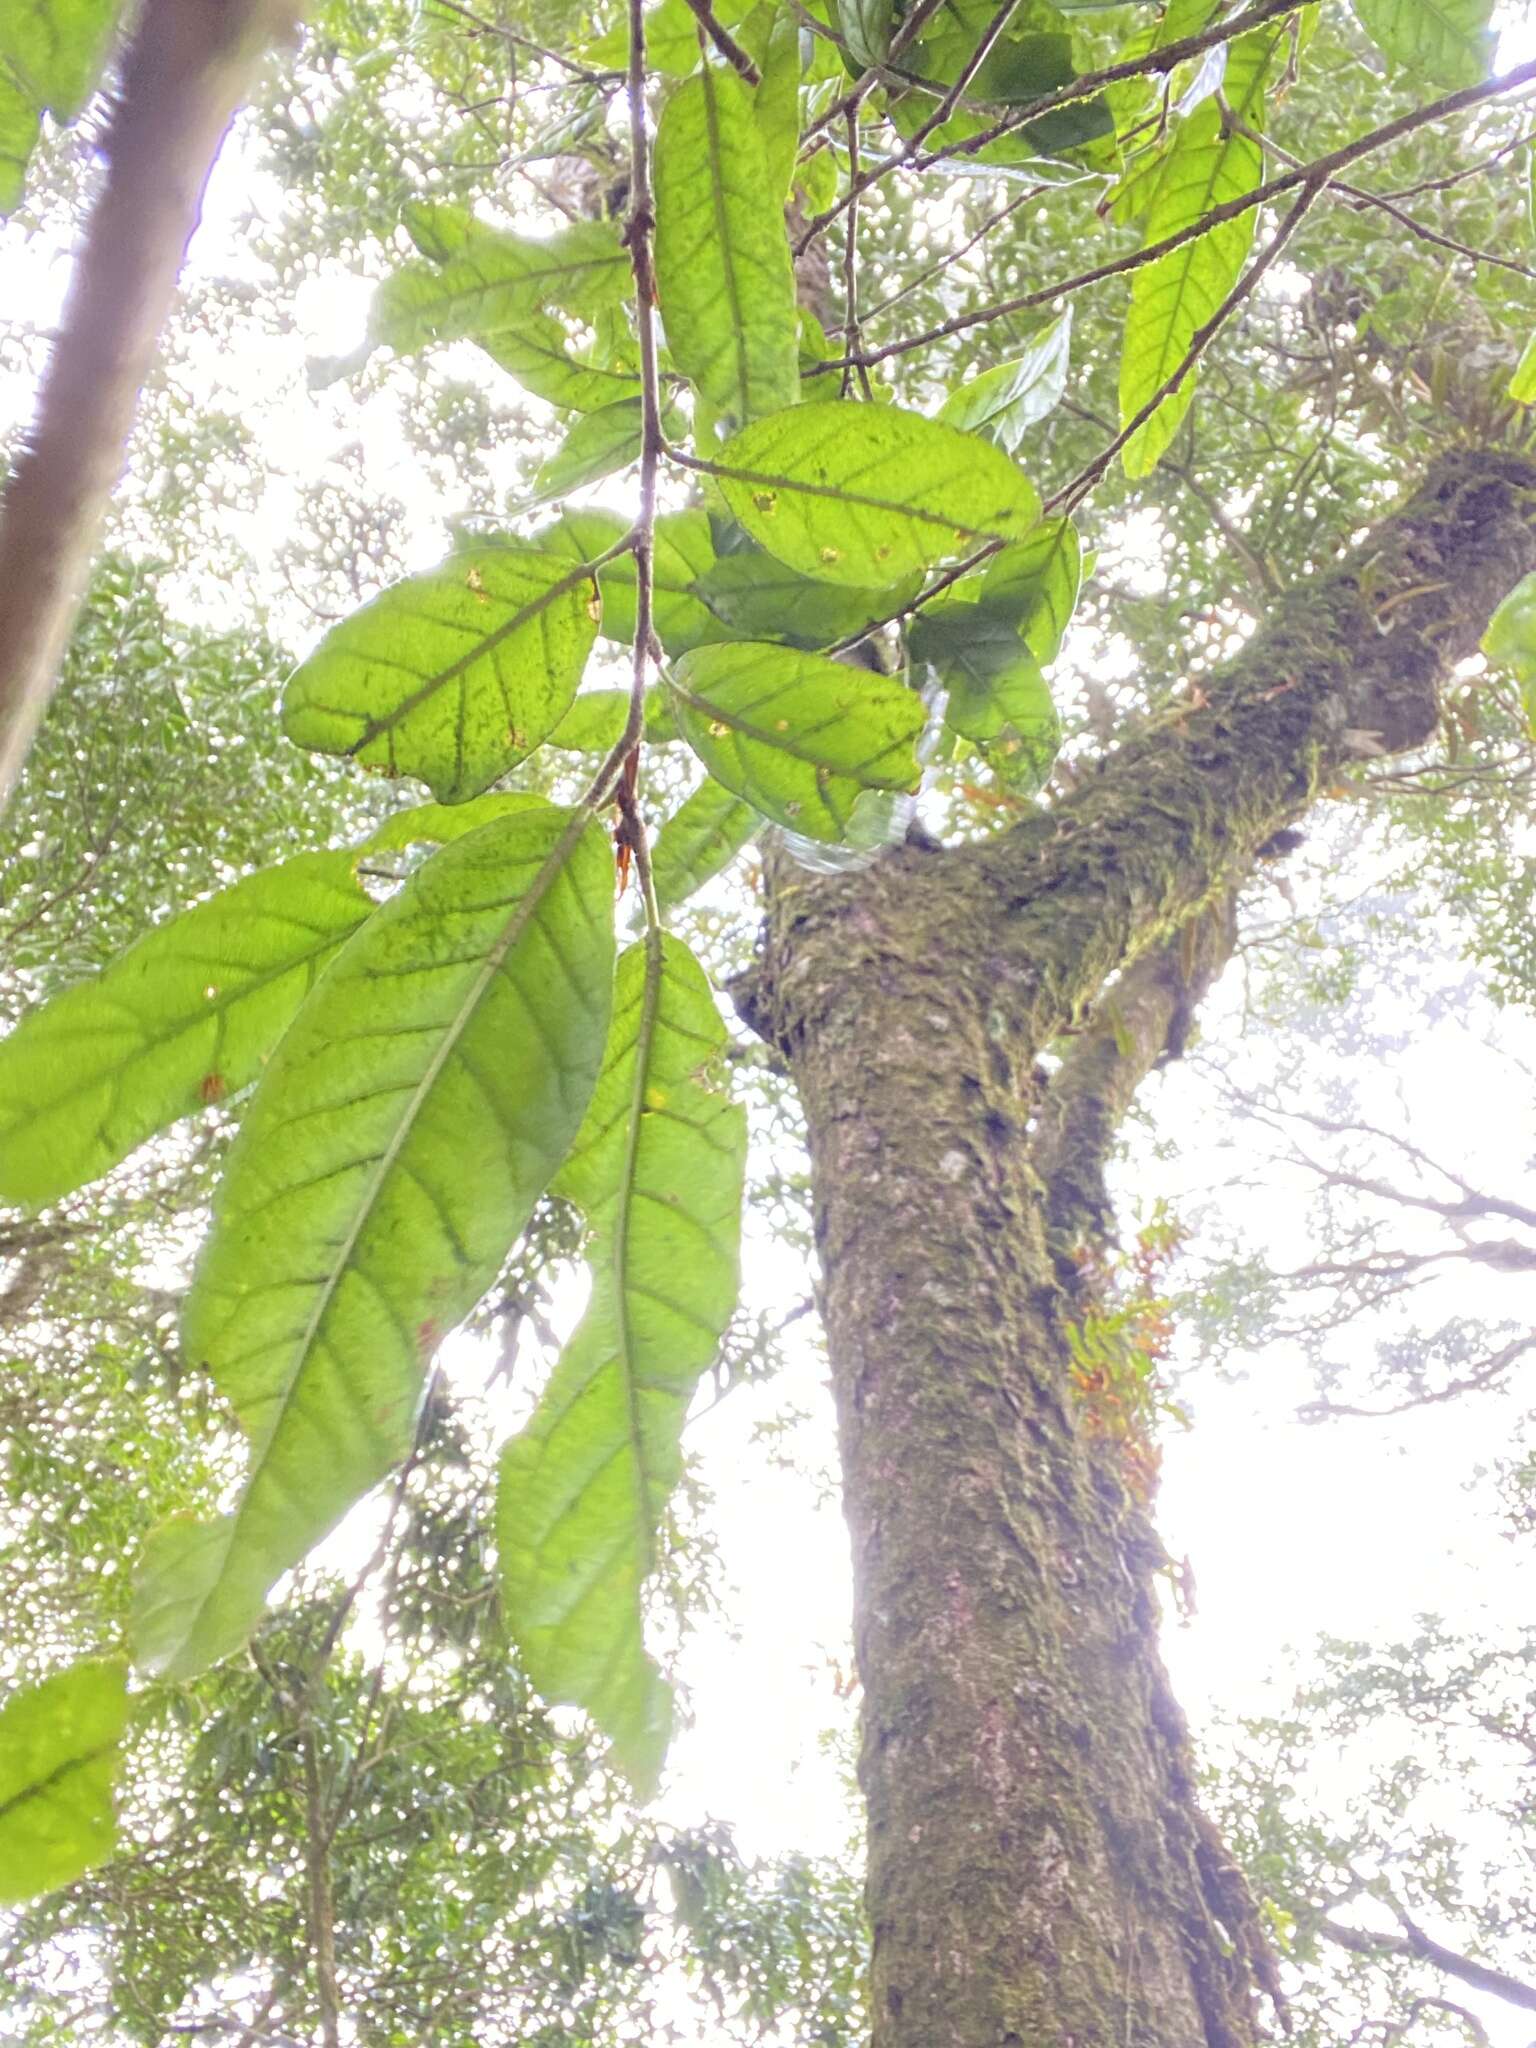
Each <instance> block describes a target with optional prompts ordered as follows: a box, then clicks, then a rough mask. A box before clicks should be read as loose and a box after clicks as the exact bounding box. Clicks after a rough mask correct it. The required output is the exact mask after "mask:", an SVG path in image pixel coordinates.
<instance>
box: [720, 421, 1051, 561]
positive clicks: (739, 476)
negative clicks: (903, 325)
mask: <svg viewBox="0 0 1536 2048" xmlns="http://www.w3.org/2000/svg"><path fill="white" fill-rule="evenodd" d="M719 468H720V475H719V483H720V489H721V492H722V494H723V496H724V498H725V500H726V503H727V504H728V505H729V506H730V509H731V511H732V512H733V514H734V515H735V517H736V518H737V519H738V520H740V522H741V524H742V525H743V526H744V527H745V528H746V529H747V531H748V533H750V534H751V536H752V538H753V539H754V540H755V541H757V542H758V543H759V544H760V545H761V546H763V547H765V548H766V549H767V550H768V552H769V553H770V554H771V555H776V556H777V557H778V558H779V560H780V561H781V562H787V563H788V565H789V566H790V568H792V569H799V570H800V571H802V572H803V573H804V574H805V575H807V576H817V577H821V578H824V579H825V580H826V581H827V582H829V583H852V584H859V585H863V586H864V587H866V588H869V589H877V590H878V589H882V588H884V587H886V586H888V585H890V584H893V583H897V582H900V581H901V580H902V578H904V577H906V576H911V575H914V574H917V573H918V572H920V571H922V570H924V569H928V568H931V567H932V566H933V565H934V564H935V563H936V562H941V561H944V560H946V559H947V558H948V557H950V556H951V555H955V554H962V553H966V552H968V551H970V550H971V549H974V548H979V547H982V546H984V545H985V544H986V543H987V542H989V541H995V540H1004V541H1006V540H1019V539H1021V538H1022V537H1023V535H1024V534H1025V533H1026V532H1028V530H1029V528H1030V527H1031V526H1032V525H1033V524H1034V522H1035V520H1036V519H1037V518H1038V517H1039V513H1040V499H1039V495H1038V493H1037V492H1036V490H1035V488H1034V486H1033V485H1032V484H1031V483H1030V482H1029V480H1028V479H1027V478H1026V477H1025V475H1024V473H1023V471H1022V470H1020V469H1018V468H1017V467H1016V466H1015V465H1014V463H1012V462H1011V461H1010V460H1009V458H1008V457H1007V456H1006V455H1004V454H1003V452H1002V451H1001V449H998V448H994V447H992V446H991V445H990V443H988V442H986V441H980V440H977V439H976V437H975V436H974V435H970V434H962V433H960V432H959V431H958V430H957V429H956V428H954V427H947V426H943V425H941V424H940V423H939V422H938V421H937V420H929V419H923V418H921V417H920V416H919V415H918V414H916V413H910V412H901V411H898V410H897V409H896V407H894V406H888V405H864V404H858V403H855V402H853V401H849V402H847V403H842V404H834V405H798V406H793V407H791V408H790V410H789V411H788V412H780V413H774V414H772V415H771V416H770V417H769V418H768V419H763V420H757V421H754V423H753V424H752V425H751V426H749V427H744V428H743V429H742V430H741V432H740V433H739V434H735V435H733V436H732V438H731V439H730V440H729V441H727V443H726V444H725V446H724V448H722V449H721V451H720V456H719Z"/></svg>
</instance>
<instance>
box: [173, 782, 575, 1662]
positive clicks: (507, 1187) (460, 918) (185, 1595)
mask: <svg viewBox="0 0 1536 2048" xmlns="http://www.w3.org/2000/svg"><path fill="white" fill-rule="evenodd" d="M612 969H613V862H612V857H611V853H610V850H609V847H608V843H607V840H606V837H605V835H604V833H603V831H602V829H601V828H600V827H599V826H598V825H597V824H595V823H593V822H592V821H591V820H590V819H585V818H584V817H583V815H582V814H580V813H572V812H567V811H561V810H556V809H555V808H554V807H553V806H550V805H547V804H545V805H539V806H537V807H528V808H524V809H519V810H517V811H515V812H513V813H512V814H511V815H510V816H507V817H504V818H500V819H496V820H493V821H492V822H491V823H490V824H487V825H482V826H481V827H480V829H479V830H478V831H475V832H471V833H470V834H469V835H468V836H467V837H465V838H463V839H459V840H456V841H455V842H454V843H453V844H452V845H451V846H448V847H446V848H444V850H443V851H442V852H441V853H439V854H436V855H435V856H434V857H433V858H432V859H430V860H428V861H427V862H426V863H425V864H424V865H423V866H422V867H421V868H419V869H418V870H417V872H416V873H415V874H414V875H413V876H412V877H411V878H410V880H409V881H408V882H406V884H405V886H404V887H403V888H402V889H401V890H400V892H399V893H398V895H396V896H394V897H392V898H391V899H390V900H389V902H387V903H386V904H384V905H383V906H382V907H381V908H380V909H379V911H378V912H377V913H376V914H375V915H374V917H373V918H372V919H371V920H370V921H369V923H368V924H367V925H365V926H364V927H363V929H362V930H361V931H360V932H359V933H357V935H356V936H355V938H353V940H352V941H351V942H350V943H349V944H348V945H347V946H345V947H343V949H342V950H341V952H340V953H339V954H338V955H337V957H336V958H335V960H334V961H333V962H332V963H331V966H330V969H329V971H328V972H327V973H326V974H324V975H323V976H322V977H321V979H320V980H319V981H318V982H317V983H316V985H315V988H314V990H313V992H312V993H311V995H310V997H309V1000H308V1001H307V1002H306V1003H305V1005H304V1007H303V1009H302V1010H301V1011H300V1013H299V1015H298V1017H297V1018H296V1019H295V1020H294V1023H293V1025H292V1026H291V1027H290V1029H289V1031H288V1033H287V1035H286V1037H285V1038H284V1039H283V1041H282V1044H281V1045H280V1046H279V1048H278V1050H277V1052H276V1054H275V1055H274V1056H273V1059H272V1063H271V1065H270V1066H269V1067H268V1069H267V1072H266V1074H265V1076H264V1078H263V1080H262V1083H261V1086H260V1087H259V1088H258V1089H257V1091H256V1094H255V1096H254V1098H253V1099H252V1102H251V1106H250V1108H249V1109H248V1110H247V1111H246V1115H245V1120H244V1122H243V1123H242V1125H241V1128H240V1133H239V1136H238V1137H237V1139H236V1141H235V1144H234V1147H233V1148H232V1150H231V1153H230V1156H229V1162H228V1165H227V1167H226V1170H225V1174H224V1179H223V1182H222V1184H221V1186H220V1189H219V1192H218V1195H217V1197H216V1199H215V1204H214V1218H213V1224H212V1228H211V1231H210V1234H209V1238H208V1241H207V1243H206V1244H205V1246H204V1248H203V1252H202V1256H201V1257H200V1259H199V1261H198V1265H197V1270H196V1273H195V1275H194V1278H193V1282H192V1290H191V1293H190V1295H189V1296H188V1298H187V1303H186V1307H185V1311H184V1315H183V1323H182V1348H183V1351H184V1353H185V1355H186V1357H187V1359H188V1361H189V1362H195V1363H196V1365H198V1366H199V1367H201V1368H203V1369H205V1370H206V1371H207V1372H208V1373H209V1375H210V1377H211V1378H212V1380H213V1383H214V1385H215V1386H216V1387H217V1388H218V1390H219V1391H220V1393H221V1394H223V1396H224V1397H225V1398H226V1400H227V1401H228V1402H229V1404H230V1406H231V1408H232V1409H233V1410H234V1413H235V1415H236V1416H237V1417H238V1419H239V1422H240V1426H241V1428H242V1429H243V1430H244V1431H245V1434H246V1436H247V1438H248V1439H249V1442H250V1460H249V1466H248V1470H247V1474H246V1480H245V1485H244V1489H243V1491H242V1493H241V1495H240V1497H239V1499H238V1500H237V1502H236V1504H235V1506H234V1508H233V1509H232V1510H231V1511H230V1512H229V1513H228V1514H226V1515H222V1516H220V1517H219V1518H218V1519H217V1520H215V1521H212V1522H204V1523H197V1522H190V1521H185V1520H182V1521H175V1522H169V1523H165V1524H163V1525H162V1526H161V1527H160V1528H159V1529H157V1530H155V1531H154V1532H153V1533H152V1534H151V1536H150V1538H149V1540H148V1543H147V1545H146V1549H145V1557H144V1566H143V1571H142V1574H141V1578H140V1584H139V1587H138V1592H137V1599H136V1604H135V1612H134V1623H133V1635H134V1644H135V1652H136V1655H137V1657H138V1659H139V1661H140V1663H141V1664H143V1665H145V1666H146V1667H147V1668H148V1669H150V1670H152V1671H156V1672H160V1673H164V1674H165V1675H167V1676H169V1677H173V1678H185V1677H189V1676H191V1675H193V1674H194V1673H196V1672H198V1671H201V1670H203V1669H204V1668H205V1667H206V1666H208V1665H209V1664H212V1663H214V1662H215V1661H216V1660H217V1659H219V1658H220V1657H223V1656H225V1655H227V1654H228V1653H229V1652H230V1651H231V1650H233V1649H235V1648H237V1647H238V1646H239V1644H240V1643H242V1642H243V1641H244V1640H245V1637H246V1636H247V1635H248V1634H249V1632H250V1630H251V1628H252V1627H253V1626H254V1625H255V1623H256V1621H257V1619H258V1617H259V1615H260V1613H261V1609H262V1604H263V1602H264V1600H265V1598H266V1595H267V1592H268V1590H269V1588H270V1587H271V1585H272V1583H273V1581H274V1580H275V1579H276V1578H277V1577H278V1576H279V1575H280V1574H281V1573H282V1572H284V1571H287V1570H288V1569H290V1567H292V1566H293V1565H295V1564H297V1563H298V1562H299V1560H300V1559H301V1558H302V1557H304V1555H305V1554H306V1553H307V1551H308V1550H309V1549H310V1548H311V1546H312V1545H313V1544H315V1543H317V1542H318V1541H319V1539H320V1538H321V1537H322V1536H323V1535H324V1534H325V1533H326V1532H327V1530H329V1529H331V1528H333V1527H334V1526H335V1524H336V1523H337V1522H338V1521H339V1520H340V1518H341V1517H342V1515H344V1514H345V1513H346V1511H347V1509H348V1508H349V1507H351V1506H352V1504H353V1502H354V1501H356V1500H359V1499H360V1498H361V1497H362V1495H363V1494H365V1493H366V1492H367V1491H368V1490H369V1488H370V1487H372V1486H374V1485H376V1484H377V1483H378V1481H379V1480H380V1479H382V1478H383V1477H384V1476H385V1475H386V1474H387V1473H388V1472H389V1471H390V1470H391V1468H392V1467H393V1466H395V1465H397V1464H399V1462H400V1461H401V1459H403V1458H404V1457H405V1456H406V1455H407V1453H408V1452H409V1450H410V1447H411V1442H412V1438H413V1435H414V1432H415V1428H416V1417H417V1412H418V1410H419V1407H420V1404H421V1399H422V1393H423V1388H424V1384H425V1372H426V1363H427V1361H428V1359H430V1357H431V1356H432V1353H433V1352H434V1351H435V1350H436V1348H437V1346H438V1344H439V1343H440V1341H441V1340H442V1338H443V1337H444V1336H445V1335H446V1334H447V1332H448V1331H449V1330H451V1329H452V1328H453V1326H454V1325H455V1324H456V1323H457V1322H458V1321H459V1320H460V1319H461V1318H462V1317H463V1316H464V1315H465V1314H467V1313H468V1311H469V1310H470V1309H471V1308H472V1307H473V1306H474V1304H475V1302H476V1301H478V1300H479V1298H480V1296H481V1294H482V1293H483V1292H484V1291H485V1289H486V1288H487V1287H488V1286H489V1285H490V1283H491V1281H492V1280H493V1279H494V1278H495V1276H496V1273H497V1271H498V1270H499V1268H500V1266H501V1263H502V1261H503V1260H504V1259H505V1257H506V1254H507V1250H508V1248H509V1246H510V1245H511V1243H512V1241H513V1239H514V1238H515V1237H516V1235H517V1233H518V1232H519V1231H520V1230H521V1229H522V1227H523V1224H524V1223H525V1222H526V1220H527V1218H528V1214H529V1212H530V1210H531V1209H532V1207H533V1204H534V1202H535V1200H536V1199H537V1198H538V1196H539V1194H540V1193H541V1192H542V1191H543V1189H544V1187H545V1186H546V1185H547V1183H548V1181H549V1179H550V1177H551V1175H552V1174H553V1173H554V1172H555V1170H556V1169H557V1168H558V1166H559V1165H560V1162H561V1161H562V1160H563V1159H564V1157H565V1155H566V1152H567V1149H568V1148H569V1145H570V1142H571V1140H572V1138H573V1137H574V1136H575V1134H576V1131H577V1129H578V1128H579V1126H580V1123H581V1120H582V1117H583V1116H584V1115H585V1113H586V1107H587V1102H588V1099H589V1098H590V1096H591V1092H592V1088H593V1085H594V1083H595V1081H596V1078H597V1074H598V1071H599V1069H600V1066H601V1063H602V1054H603V1046H604V1042H605V1040H606V1036H607V1026H608V1016H609V1009H610V1005H611V1001H612V978H613V977H612Z"/></svg>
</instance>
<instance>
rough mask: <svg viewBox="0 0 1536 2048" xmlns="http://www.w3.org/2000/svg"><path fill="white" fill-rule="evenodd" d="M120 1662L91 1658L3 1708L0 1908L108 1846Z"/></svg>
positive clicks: (121, 1708)
mask: <svg viewBox="0 0 1536 2048" xmlns="http://www.w3.org/2000/svg"><path fill="white" fill-rule="evenodd" d="M127 1717H128V1695H127V1666H126V1665H125V1664H124V1663H123V1662H122V1660H121V1659H120V1658H116V1657H101V1658H92V1659H90V1660H89V1661H88V1662H86V1663H83V1664H75V1665H72V1666H71V1667H70V1669H69V1670H67V1671H59V1672H56V1673H55V1674H54V1676H53V1677H52V1678H45V1679H44V1680H43V1682H42V1683H41V1685H33V1686H28V1687H27V1688H26V1689H25V1691H22V1692H17V1693H13V1694H12V1696H11V1697H10V1698H9V1699H8V1700H7V1701H6V1702H5V1705H4V1706H3V1707H0V1906H15V1905H19V1904H20V1903H21V1901H22V1900H23V1899H34V1898H37V1897H38V1896H39V1895H40V1894H41V1893H43V1892H50V1891H53V1890H55V1889H56V1888H57V1887H58V1886H59V1885H61V1884H69V1883H71V1882H72V1880H73V1879H75V1878H77V1877H79V1875H80V1874H81V1872H82V1871H85V1870H89V1869H90V1868H91V1866H92V1864H95V1863H100V1862H101V1861H102V1859H103V1858H104V1857H106V1856H110V1855H111V1853H112V1848H113V1844H114V1842H115V1841H116V1838H117V1823H116V1820H115V1818H114V1816H113V1812H112V1787H113V1784H114V1782H115V1780H116V1777H117V1761H118V1744H119V1742H120V1741H121V1740H122V1734H123V1728H124V1725H125V1723H126V1721H127Z"/></svg>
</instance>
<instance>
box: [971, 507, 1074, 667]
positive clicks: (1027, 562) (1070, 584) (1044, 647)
mask: <svg viewBox="0 0 1536 2048" xmlns="http://www.w3.org/2000/svg"><path fill="white" fill-rule="evenodd" d="M1082 571H1083V561H1082V550H1081V548H1080V547H1079V545H1078V538H1077V528H1076V527H1075V526H1074V525H1073V524H1072V522H1071V520H1070V519H1045V520H1042V521H1041V523H1040V524H1039V525H1038V526H1037V527H1036V528H1035V530H1034V532H1033V533H1032V534H1031V535H1030V536H1029V538H1028V540H1025V541H1021V542H1020V543H1019V545H1018V546H1017V547H1013V548H1004V549H1003V551H1002V553H1001V554H1000V555H994V556H993V558H992V560H991V561H990V562H989V563H988V564H987V570H986V574H985V575H984V576H983V577H982V579H981V589H980V592H979V594H978V600H977V601H978V603H979V605H980V607H981V608H982V609H983V610H984V611H990V612H996V613H998V614H1000V615H1001V616H1002V617H1004V618H1006V619H1007V620H1008V622H1009V624H1010V625H1011V626H1012V627H1013V628H1014V630H1015V631H1016V632H1017V633H1018V635H1019V636H1020V638H1021V639H1022V640H1023V642H1024V644H1025V646H1026V647H1027V648H1028V649H1029V651H1030V653H1031V654H1033V655H1034V657H1035V660H1036V661H1037V662H1038V663H1039V664H1040V666H1041V667H1042V668H1045V667H1047V666H1048V665H1049V664H1050V663H1051V662H1053V661H1054V660H1055V659H1056V656H1057V655H1058V653H1059V652H1060V651H1061V642H1062V637H1063V635H1064V634H1065V633H1066V630H1067V627H1068V625H1069V624H1070V623H1071V619H1072V614H1073V612H1074V611H1075V610H1076V609H1077V593H1078V588H1079V585H1080V584H1081V582H1082Z"/></svg>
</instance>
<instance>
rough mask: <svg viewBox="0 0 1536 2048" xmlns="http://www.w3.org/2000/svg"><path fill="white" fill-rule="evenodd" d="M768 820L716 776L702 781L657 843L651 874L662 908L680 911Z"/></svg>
mask: <svg viewBox="0 0 1536 2048" xmlns="http://www.w3.org/2000/svg"><path fill="white" fill-rule="evenodd" d="M762 822H763V818H762V813H761V812H760V811H756V810H754V809H753V808H752V806H751V804H748V803H743V802H742V800H741V798H740V797H739V796H733V795H732V794H731V792H730V791H729V790H728V789H725V788H722V786H721V785H720V784H719V783H718V782H716V781H715V780H714V779H713V777H711V778H709V779H708V780H706V781H704V782H701V783H700V784H699V786H698V788H697V789H696V790H694V792H693V794H692V795H691V796H689V797H687V798H685V799H684V801H683V803H682V804H681V805H680V806H679V808H678V809H677V810H676V811H674V812H673V814H672V816H671V817H670V818H668V819H667V821H666V823H665V824H664V825H663V826H662V828H661V830H660V831H659V832H658V833H657V834H656V843H655V845H654V846H653V847H652V848H651V873H652V876H653V878H654V880H655V884H656V902H657V904H658V906H659V907H660V909H661V910H662V912H663V913H665V912H667V911H669V910H675V909H676V908H677V906H678V904H680V903H685V902H686V901H687V900H688V898H689V897H690V896H691V895H693V893H694V892H695V890H698V889H702V888H703V886H704V884H705V883H706V882H709V881H713V879H714V878H715V876H716V875H718V874H719V873H720V872H721V871H722V869H724V868H727V867H729V866H730V864H731V862H732V861H733V860H734V859H735V858H736V856H737V854H738V853H740V851H741V849H742V848H743V847H744V846H745V845H746V844H747V842H748V841H749V840H750V839H751V838H753V837H754V835H755V834H756V833H757V832H758V831H759V830H760V828H761V826H762Z"/></svg>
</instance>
